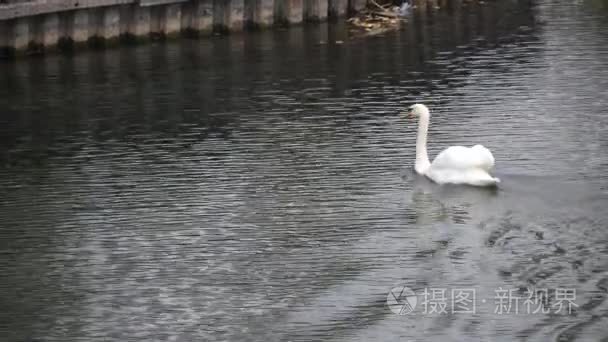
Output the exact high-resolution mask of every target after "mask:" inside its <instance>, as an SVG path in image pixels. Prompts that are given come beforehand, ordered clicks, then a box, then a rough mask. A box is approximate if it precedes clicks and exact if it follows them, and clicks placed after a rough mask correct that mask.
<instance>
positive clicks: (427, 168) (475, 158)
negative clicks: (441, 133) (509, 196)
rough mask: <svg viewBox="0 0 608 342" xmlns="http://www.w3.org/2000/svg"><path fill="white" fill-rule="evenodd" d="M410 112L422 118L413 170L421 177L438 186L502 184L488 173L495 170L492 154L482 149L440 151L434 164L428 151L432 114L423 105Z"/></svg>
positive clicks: (461, 147) (466, 148) (458, 147)
mask: <svg viewBox="0 0 608 342" xmlns="http://www.w3.org/2000/svg"><path fill="white" fill-rule="evenodd" d="M409 112H410V115H415V116H418V117H419V121H418V137H417V138H416V164H415V167H414V168H415V169H416V172H417V173H418V174H421V175H424V176H426V177H428V178H430V179H431V180H432V181H434V182H435V183H438V184H468V185H474V186H492V185H496V184H497V183H499V182H500V180H499V179H498V178H496V177H492V176H491V175H490V173H489V172H490V171H491V170H492V168H493V167H494V156H492V152H490V150H488V149H487V148H485V147H483V146H481V145H475V146H473V147H464V146H452V147H449V148H447V149H445V150H443V151H441V153H439V154H438V155H437V157H435V159H434V160H433V162H432V163H431V162H430V161H429V157H428V154H427V151H426V140H427V134H428V129H429V120H430V112H429V110H428V108H427V107H426V106H425V105H422V104H415V105H413V106H411V107H410V108H409Z"/></svg>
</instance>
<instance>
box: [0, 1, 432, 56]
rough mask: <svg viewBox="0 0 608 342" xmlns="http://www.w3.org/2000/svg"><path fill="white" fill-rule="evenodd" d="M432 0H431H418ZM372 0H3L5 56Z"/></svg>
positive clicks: (200, 30) (199, 30) (306, 13)
mask: <svg viewBox="0 0 608 342" xmlns="http://www.w3.org/2000/svg"><path fill="white" fill-rule="evenodd" d="M416 1H428V0H416ZM366 2H367V0H67V1H66V0H33V1H24V0H14V1H13V2H9V3H4V4H0V56H2V55H4V56H7V55H13V54H15V53H17V54H23V53H39V52H43V51H48V50H52V49H54V48H55V47H62V48H63V47H66V48H69V47H73V46H75V45H78V44H82V43H96V44H106V45H107V44H112V43H113V42H118V41H119V40H120V38H125V39H128V40H137V39H145V38H149V37H165V36H171V35H177V34H179V33H190V34H208V33H211V32H214V31H216V32H234V31H241V30H243V29H245V28H259V27H268V26H272V25H286V24H299V23H302V22H305V21H308V22H315V21H325V20H327V19H328V18H339V17H342V16H345V15H347V13H349V12H356V11H359V10H361V9H363V8H364V7H365V6H366Z"/></svg>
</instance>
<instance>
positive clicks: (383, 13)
mask: <svg viewBox="0 0 608 342" xmlns="http://www.w3.org/2000/svg"><path fill="white" fill-rule="evenodd" d="M408 12H409V8H408V7H406V6H402V7H398V6H393V4H392V2H388V3H384V4H379V3H378V1H375V0H370V2H369V3H368V7H367V8H366V9H365V10H363V11H361V12H359V13H358V14H357V16H355V17H352V18H350V19H348V22H349V23H350V25H351V26H352V31H354V32H355V33H362V34H364V35H375V34H380V33H384V32H386V31H389V30H392V29H396V28H398V27H399V25H400V23H401V22H402V21H403V20H405V16H406V15H407V14H408Z"/></svg>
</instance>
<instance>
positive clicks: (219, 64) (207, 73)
mask: <svg viewBox="0 0 608 342" xmlns="http://www.w3.org/2000/svg"><path fill="white" fill-rule="evenodd" d="M338 40H341V41H344V43H343V44H336V43H335V41H338ZM321 42H323V43H321ZM327 42H329V43H327ZM413 102H424V103H426V104H427V105H429V106H430V107H431V110H432V118H431V131H430V137H429V139H430V140H429V143H430V154H431V156H434V155H436V154H437V153H438V152H439V151H440V150H441V149H443V148H445V147H447V146H451V145H469V146H470V145H474V144H477V143H482V144H484V145H485V146H486V147H488V148H490V149H491V150H492V151H493V153H494V156H495V158H496V160H497V170H496V174H497V175H498V176H499V177H500V178H501V179H502V181H503V183H502V184H501V187H500V188H499V189H498V190H497V191H486V190H480V189H472V188H465V187H438V186H436V185H433V184H431V183H429V182H427V181H426V180H424V179H420V178H418V177H415V176H414V175H413V174H412V173H411V167H412V165H413V160H414V144H415V129H416V127H415V125H414V123H413V122H409V121H407V120H406V119H405V117H404V116H402V115H399V113H400V112H401V111H403V109H404V108H405V106H406V105H409V104H411V103H413ZM606 108H608V15H607V14H606V13H605V12H600V8H594V7H592V6H591V5H590V4H589V3H582V2H575V1H552V0H542V1H539V2H538V3H537V4H535V5H533V6H532V5H529V4H527V2H526V1H519V2H518V1H500V2H498V4H494V3H488V4H485V5H483V6H480V7H472V8H468V9H465V10H463V11H456V12H454V11H449V10H446V11H441V12H439V13H437V14H435V15H431V16H428V17H424V18H422V17H417V18H414V19H412V20H410V21H409V23H408V24H406V25H404V27H402V29H400V30H398V31H394V32H389V33H386V34H384V35H382V36H375V37H358V38H352V37H349V35H348V31H347V30H346V28H345V27H344V26H340V25H337V26H336V25H330V26H324V25H322V26H313V27H304V28H302V27H300V28H293V29H290V30H287V31H279V32H266V33H259V34H248V35H233V36H230V37H214V38H212V39H210V40H184V41H180V42H172V43H166V44H151V45H146V46H139V47H133V48H121V49H113V50H106V51H91V52H83V53H78V54H76V55H74V56H48V57H46V58H44V59H42V58H32V59H28V60H23V61H18V62H4V63H2V64H0V109H1V113H0V142H1V144H0V218H1V220H0V308H1V309H0V341H184V342H190V341H316V340H326V341H327V340H330V341H513V340H522V341H523V340H526V341H600V340H602V339H604V340H606V338H608V301H606V296H607V295H608V232H607V231H606V228H607V224H608V212H607V211H608V210H607V207H608V187H607V182H606V181H607V174H608V159H607V157H606V149H607V147H608V137H607V135H606V131H607V126H608V116H607V115H606V114H607V109H606ZM400 285H406V286H408V287H410V288H412V289H413V290H414V291H416V292H417V294H419V295H420V296H419V297H418V306H417V307H416V308H415V310H414V312H412V313H410V314H408V315H402V316H400V315H396V314H393V313H392V312H391V310H389V307H388V306H387V304H386V299H387V295H388V294H389V291H390V290H391V288H393V287H395V286H400ZM533 287H535V288H538V289H544V288H546V289H548V290H550V292H549V293H550V296H549V297H550V300H549V302H548V303H547V307H548V308H549V309H550V312H547V313H543V312H540V313H527V312H526V310H525V307H524V305H523V299H522V302H521V303H520V308H519V309H520V311H519V312H518V313H515V312H514V310H512V311H511V312H508V313H502V314H501V313H497V312H495V311H496V296H497V292H496V291H497V290H498V289H511V290H514V293H513V294H514V295H515V294H517V295H520V296H522V297H525V293H526V292H525V291H524V289H527V288H533ZM425 288H427V289H428V288H436V289H445V290H446V291H447V293H448V296H449V294H450V293H451V291H452V290H455V289H471V288H473V289H475V291H476V292H475V294H476V305H477V306H476V310H475V313H455V312H452V311H451V310H450V309H451V308H450V304H451V301H450V300H451V299H449V298H448V300H447V305H448V307H447V309H448V310H447V311H448V313H447V314H428V313H427V314H425V313H424V312H423V311H422V306H421V302H422V299H423V298H422V296H421V295H422V293H423V292H424V289H425ZM558 288H564V289H574V290H576V299H575V301H574V302H575V304H576V307H574V310H573V311H572V312H571V313H569V314H568V313H564V312H561V313H556V308H555V306H554V304H556V303H557V302H558V299H559V298H558V297H556V296H555V295H554V290H555V289H558Z"/></svg>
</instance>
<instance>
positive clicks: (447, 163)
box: [431, 145, 494, 171]
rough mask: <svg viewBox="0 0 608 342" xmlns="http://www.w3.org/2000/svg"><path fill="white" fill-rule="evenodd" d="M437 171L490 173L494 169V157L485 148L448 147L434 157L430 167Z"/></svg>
mask: <svg viewBox="0 0 608 342" xmlns="http://www.w3.org/2000/svg"><path fill="white" fill-rule="evenodd" d="M431 166H432V167H433V168H438V169H460V170H464V169H471V168H479V169H482V170H486V171H490V170H491V169H492V168H493V167H494V157H493V156H492V153H491V152H490V150H488V149H487V148H485V147H483V146H481V145H475V146H473V147H471V148H468V147H464V146H452V147H449V148H447V149H445V150H443V151H441V153H439V154H438V155H437V157H435V160H433V163H432V165H431Z"/></svg>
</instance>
